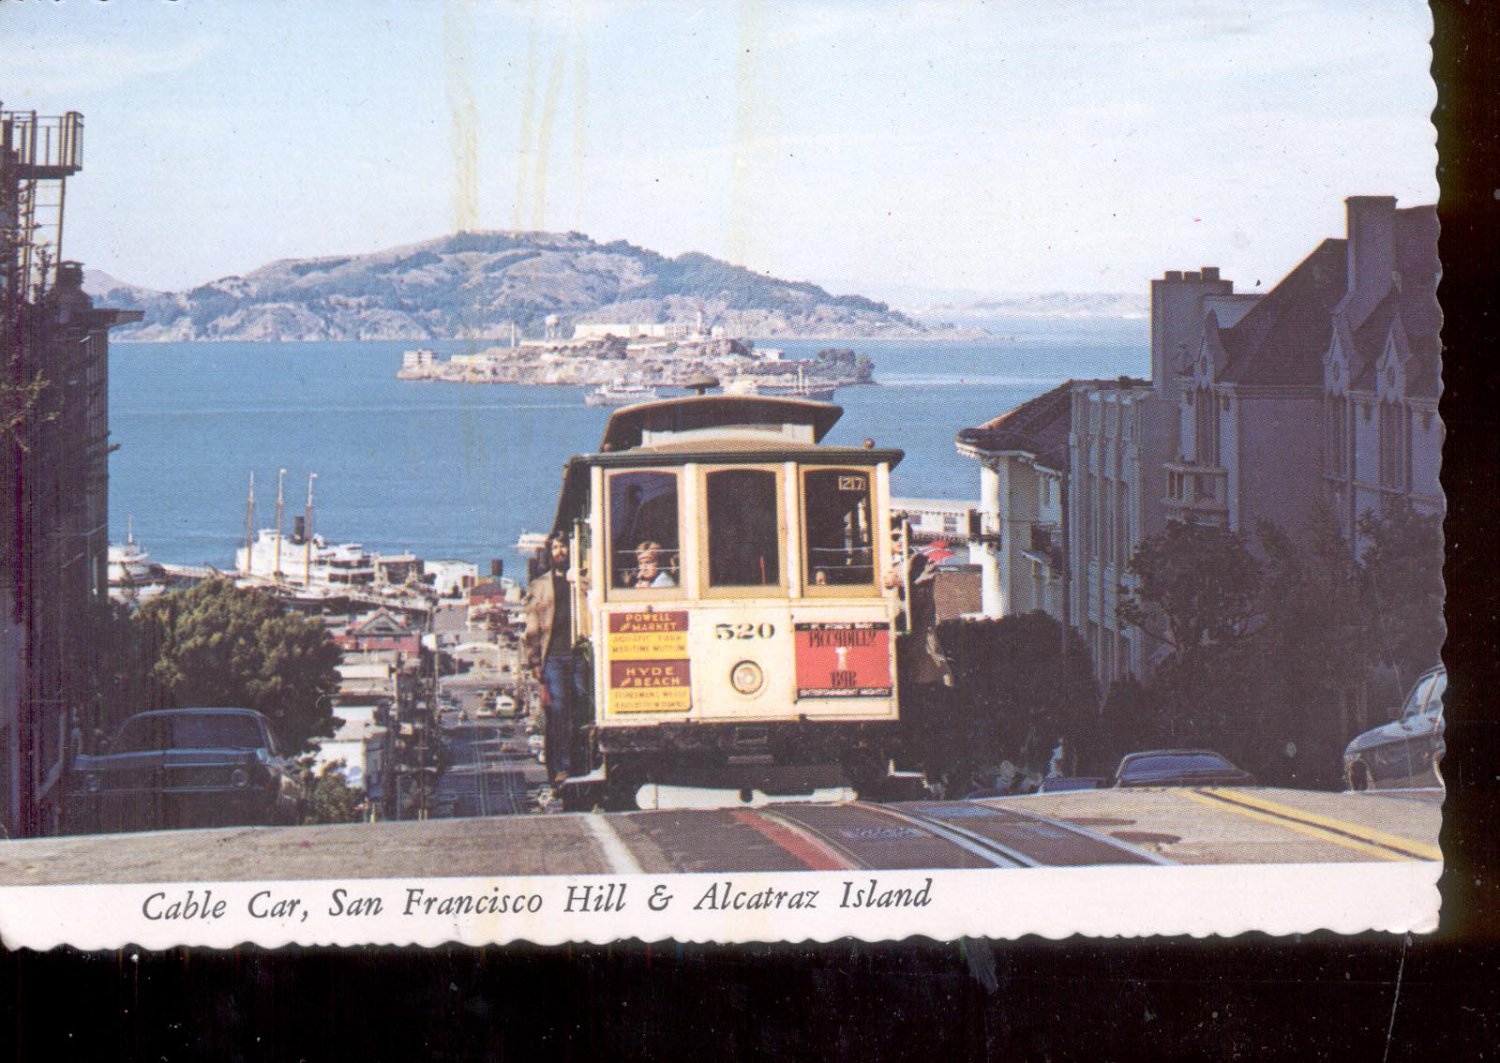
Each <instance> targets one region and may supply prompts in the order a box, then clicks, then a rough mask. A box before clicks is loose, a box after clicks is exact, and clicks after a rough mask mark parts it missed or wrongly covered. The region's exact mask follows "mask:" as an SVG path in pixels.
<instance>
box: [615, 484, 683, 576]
mask: <svg viewBox="0 0 1500 1063" xmlns="http://www.w3.org/2000/svg"><path fill="white" fill-rule="evenodd" d="M678 547H679V543H678V539H677V474H676V473H670V472H622V473H616V474H615V475H613V476H611V477H610V478H609V563H610V586H612V587H615V588H618V589H626V588H636V587H640V588H655V589H660V588H663V587H676V586H678V584H679V583H680V582H681V579H682V564H681V552H680V550H679V548H678Z"/></svg>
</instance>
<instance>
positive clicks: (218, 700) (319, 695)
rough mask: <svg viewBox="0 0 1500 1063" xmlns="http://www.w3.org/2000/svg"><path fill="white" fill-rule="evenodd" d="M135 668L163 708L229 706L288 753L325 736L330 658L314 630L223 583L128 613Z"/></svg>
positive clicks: (256, 595) (335, 654) (268, 599)
mask: <svg viewBox="0 0 1500 1063" xmlns="http://www.w3.org/2000/svg"><path fill="white" fill-rule="evenodd" d="M134 623H135V624H136V625H137V628H138V634H139V636H140V645H142V646H144V647H147V650H146V653H145V655H144V661H145V666H146V668H147V671H148V674H149V676H150V679H151V680H152V681H153V682H154V683H156V684H157V685H158V688H159V689H160V691H161V693H162V699H163V700H164V701H165V702H166V703H168V704H171V705H176V706H186V705H203V706H213V705H233V706H240V707H244V708H250V709H256V710H258V711H260V712H263V713H265V714H266V716H268V717H270V719H271V721H272V723H273V725H274V727H275V730H276V736H277V738H278V739H280V740H281V741H282V742H283V743H284V744H285V745H286V747H287V748H288V750H290V751H293V752H296V751H299V750H302V749H305V748H307V746H308V740H309V739H311V738H315V737H319V736H327V735H331V734H332V733H333V715H332V713H331V711H330V710H329V708H328V698H329V696H330V695H332V694H333V692H334V691H335V690H337V689H338V672H337V670H336V666H337V664H338V661H339V656H340V654H339V649H338V647H337V646H336V645H335V644H334V643H333V640H332V639H330V638H329V637H328V633H327V632H326V631H325V630H324V629H323V627H322V625H320V624H318V623H317V622H316V621H312V620H308V619H306V618H305V617H302V616H299V615H297V614H295V613H291V612H288V611H287V610H286V609H285V608H284V607H283V606H282V604H281V603H280V602H279V601H277V599H276V598H275V597H273V596H272V595H270V594H268V593H267V592H265V591H261V590H246V589H241V588H238V587H236V586H235V585H234V583H233V582H231V581H230V580H227V579H223V578H215V579H211V580H206V581H204V582H203V583H200V584H198V586H196V587H194V588H192V589H191V590H189V591H186V592H183V593H180V594H164V595H162V596H160V597H159V598H155V599H153V600H152V601H150V602H147V603H146V604H145V605H143V606H141V608H140V609H139V610H137V612H136V614H135V618H134Z"/></svg>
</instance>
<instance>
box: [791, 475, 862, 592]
mask: <svg viewBox="0 0 1500 1063" xmlns="http://www.w3.org/2000/svg"><path fill="white" fill-rule="evenodd" d="M802 493H803V500H804V501H803V510H804V512H805V513H806V515H807V517H806V520H807V537H806V541H807V557H806V559H805V564H806V567H807V581H808V584H809V585H810V586H811V587H848V586H853V585H858V586H864V587H868V586H871V585H873V584H874V582H875V543H874V522H873V521H872V520H871V508H870V473H869V470H867V469H814V470H810V471H808V472H806V473H804V474H803V479H802Z"/></svg>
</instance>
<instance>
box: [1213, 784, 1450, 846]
mask: <svg viewBox="0 0 1500 1063" xmlns="http://www.w3.org/2000/svg"><path fill="white" fill-rule="evenodd" d="M1203 793H1206V794H1210V795H1212V796H1214V797H1217V798H1219V799H1220V800H1222V801H1232V802H1235V803H1237V804H1241V805H1248V806H1249V807H1251V808H1255V809H1259V810H1260V811H1262V812H1269V813H1271V815H1273V816H1282V817H1285V818H1287V819H1295V820H1298V821H1299V822H1302V823H1307V824H1309V825H1311V826H1314V827H1322V828H1324V829H1325V830H1331V831H1334V832H1336V833H1339V834H1345V835H1348V836H1350V837H1352V838H1354V839H1355V840H1358V841H1363V842H1369V843H1371V844H1374V845H1380V846H1383V847H1385V848H1387V849H1395V850H1397V851H1398V852H1401V853H1403V854H1406V855H1408V856H1415V857H1417V858H1418V859H1421V860H1441V859H1442V858H1443V851H1442V850H1441V849H1439V848H1438V847H1437V846H1436V845H1428V844H1427V843H1426V842H1419V841H1416V840H1415V839H1413V838H1407V837H1404V836H1402V835H1400V834H1391V833H1388V832H1387V831H1383V830H1379V829H1377V828H1375V827H1368V826H1365V825H1364V824H1361V823H1350V822H1349V821H1347V820H1342V819H1334V818H1333V817H1332V816H1324V815H1320V814H1318V813H1316V812H1309V811H1307V810H1306V809H1303V808H1297V807H1296V806H1294V805H1286V804H1282V803H1281V802H1279V801H1272V800H1271V799H1270V798H1266V797H1261V796H1260V795H1259V794H1254V795H1252V794H1247V793H1245V792H1243V791H1241V790H1231V791H1226V790H1221V789H1218V788H1205V789H1204V790H1203Z"/></svg>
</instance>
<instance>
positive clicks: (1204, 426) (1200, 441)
mask: <svg viewBox="0 0 1500 1063" xmlns="http://www.w3.org/2000/svg"><path fill="white" fill-rule="evenodd" d="M1202 391H1203V394H1202V395H1200V396H1199V399H1198V401H1197V402H1196V403H1194V404H1193V450H1194V455H1195V458H1196V460H1197V463H1198V464H1199V465H1217V464H1219V418H1218V411H1217V409H1216V404H1215V403H1214V401H1213V396H1212V395H1210V394H1209V392H1208V389H1207V388H1203V389H1202Z"/></svg>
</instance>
